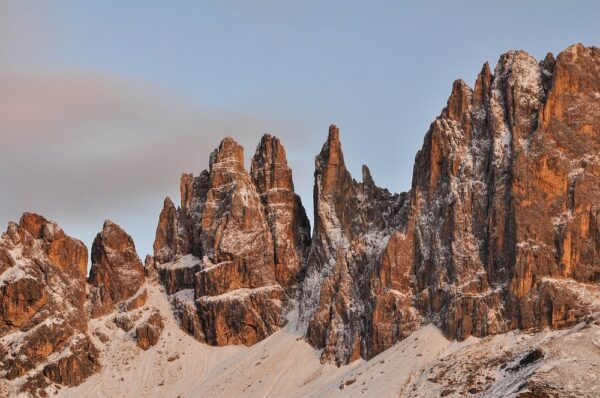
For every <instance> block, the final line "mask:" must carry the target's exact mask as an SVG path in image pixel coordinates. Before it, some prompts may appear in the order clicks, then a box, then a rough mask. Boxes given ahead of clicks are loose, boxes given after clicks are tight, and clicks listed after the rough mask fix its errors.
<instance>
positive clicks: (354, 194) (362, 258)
mask: <svg viewBox="0 0 600 398" xmlns="http://www.w3.org/2000/svg"><path fill="white" fill-rule="evenodd" d="M315 168H316V171H315V188H314V209H315V229H314V234H313V240H312V241H313V244H312V247H311V251H310V255H309V257H308V269H307V274H306V278H305V280H304V285H303V291H302V297H301V311H302V321H303V323H305V324H306V327H307V332H306V336H307V339H308V341H309V342H310V343H311V344H313V345H314V346H315V347H317V348H322V349H323V353H322V359H323V360H334V361H335V362H336V363H338V364H340V363H345V362H347V361H350V360H354V359H357V358H359V357H360V356H368V355H369V353H370V351H371V348H370V347H371V329H372V324H371V319H370V318H369V316H368V314H370V313H371V312H372V308H371V307H372V305H373V303H372V302H371V294H372V292H371V285H370V279H371V277H372V276H374V273H375V272H376V268H377V265H378V263H379V258H380V256H381V253H382V251H383V249H384V248H385V246H386V244H387V242H388V240H389V238H390V236H391V235H392V234H394V232H395V231H396V229H398V228H400V227H401V225H402V223H403V222H404V221H405V218H406V211H407V208H406V206H405V205H406V204H408V203H409V202H408V198H409V197H408V195H407V194H402V195H398V194H396V195H393V194H391V193H390V192H388V191H387V190H386V189H381V188H378V187H377V186H375V184H374V182H373V179H372V178H371V175H370V172H369V169H368V168H367V167H366V166H364V167H363V181H362V182H357V181H355V180H353V179H352V177H351V176H350V173H349V172H348V170H347V169H346V166H345V164H344V156H343V154H342V149H341V143H340V139H339V130H338V128H337V127H336V126H333V125H332V126H331V127H330V128H329V136H328V138H327V142H326V143H325V145H324V146H323V149H322V150H321V153H320V154H319V155H318V156H317V158H316V160H315Z"/></svg>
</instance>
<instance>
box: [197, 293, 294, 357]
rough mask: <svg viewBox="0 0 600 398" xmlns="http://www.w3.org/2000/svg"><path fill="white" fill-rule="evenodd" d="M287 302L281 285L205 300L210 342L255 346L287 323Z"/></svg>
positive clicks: (202, 304) (200, 304)
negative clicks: (285, 303) (285, 313)
mask: <svg viewBox="0 0 600 398" xmlns="http://www.w3.org/2000/svg"><path fill="white" fill-rule="evenodd" d="M285 300H286V295H285V292H284V290H283V288H282V287H281V286H279V285H273V286H265V287H260V288H256V289H244V288H242V289H237V290H232V291H230V292H227V293H225V294H222V295H219V296H203V297H201V298H200V299H199V300H198V309H199V312H200V315H201V319H202V322H203V323H204V324H205V325H206V326H205V333H206V334H205V336H204V337H205V339H206V342H207V343H208V344H212V345H219V346H222V345H237V344H244V345H247V346H250V345H253V344H255V343H256V342H258V341H260V340H262V339H264V338H266V337H267V336H269V335H270V334H272V333H273V332H275V331H277V330H278V329H279V328H280V327H282V326H283V325H285V324H286V322H287V321H286V319H285V317H284V316H283V311H284V308H283V305H284V301H285Z"/></svg>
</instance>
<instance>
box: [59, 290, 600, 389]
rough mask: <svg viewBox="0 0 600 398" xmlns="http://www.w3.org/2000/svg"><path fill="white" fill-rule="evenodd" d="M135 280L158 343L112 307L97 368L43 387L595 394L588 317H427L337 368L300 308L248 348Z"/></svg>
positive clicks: (96, 333)
mask: <svg viewBox="0 0 600 398" xmlns="http://www.w3.org/2000/svg"><path fill="white" fill-rule="evenodd" d="M142 288H146V289H147V291H148V302H147V303H146V305H145V306H144V307H143V308H142V309H141V311H142V312H144V313H145V312H150V311H151V308H156V309H158V310H159V311H160V313H161V315H162V316H163V318H164V322H165V328H164V330H163V332H162V335H161V337H160V340H159V342H158V343H157V344H156V345H155V346H154V347H151V348H150V349H148V350H147V351H142V350H141V349H139V348H138V347H137V346H136V343H135V341H134V340H133V338H132V337H131V336H130V334H128V333H126V332H124V331H123V330H121V329H120V328H118V327H117V326H116V325H115V323H114V320H113V319H114V315H115V314H114V313H113V314H109V315H107V316H105V317H102V318H99V319H95V320H92V321H91V322H90V334H91V335H92V336H93V340H94V344H95V345H96V346H97V347H98V348H99V349H100V350H101V351H102V371H101V372H100V373H97V374H95V375H93V376H91V377H90V378H88V379H87V380H86V381H85V382H84V383H83V384H81V385H79V386H77V387H73V388H65V387H62V388H60V387H59V386H53V387H50V388H49V389H48V393H49V395H50V396H57V397H73V398H75V397H77V398H79V397H115V398H116V397H173V398H175V397H179V398H184V397H206V398H209V397H290V398H294V397H337V396H339V397H439V396H449V397H462V396H484V397H499V396H502V397H504V396H516V391H517V390H519V389H520V390H521V391H523V385H524V383H526V382H527V381H528V380H533V381H534V382H535V381H536V379H537V380H538V382H540V383H542V384H543V383H545V384H546V385H551V386H554V387H555V388H558V391H564V392H565V396H580V397H586V396H587V397H593V396H600V326H598V325H594V324H590V325H584V324H580V325H578V326H576V327H574V328H572V329H567V330H562V331H543V332H539V333H534V334H526V333H520V332H511V333H507V334H503V335H497V336H493V337H488V338H484V339H477V338H472V337H471V338H469V339H467V340H466V341H463V342H451V341H448V340H447V339H446V338H445V337H444V336H443V335H442V333H441V332H440V330H439V329H437V328H436V327H435V326H434V325H431V324H430V325H427V326H424V327H422V328H420V329H419V330H417V331H415V332H414V333H413V334H412V335H410V336H409V337H407V338H406V339H404V340H402V341H401V342H399V343H397V344H396V345H394V346H393V347H391V348H390V349H388V350H386V351H384V352H383V353H381V354H379V355H378V356H376V357H374V358H372V359H371V360H369V361H364V360H358V361H355V362H352V363H351V364H349V365H346V366H342V367H339V368H338V367H336V366H334V365H332V364H328V363H324V364H322V363H321V362H320V360H319V357H320V352H319V351H316V350H314V349H313V348H312V347H311V346H310V345H309V344H308V343H306V342H305V341H304V338H303V336H302V334H301V331H299V330H298V329H299V328H298V322H297V319H298V311H297V309H295V310H293V311H291V312H290V313H289V314H288V319H289V322H288V324H287V325H286V326H285V327H284V328H283V329H281V330H279V331H278V332H276V333H274V334H273V335H271V336H269V337H268V338H266V339H265V340H263V341H261V342H259V343H257V344H255V345H253V346H251V347H245V346H225V347H212V346H208V345H206V344H203V343H199V342H198V341H196V340H194V339H193V338H192V337H191V336H189V335H187V334H186V333H185V332H183V331H182V330H181V329H180V328H179V327H178V325H177V321H176V319H175V318H174V316H173V312H172V310H171V308H170V306H171V304H170V303H169V301H168V299H167V296H166V294H165V293H164V290H163V287H161V286H158V285H156V284H153V283H148V284H147V285H146V286H144V287H142ZM536 350H537V351H536ZM538 352H541V353H543V354H542V355H543V356H544V358H542V359H540V358H539V355H537V354H536V353H538ZM532 353H533V354H532ZM472 386H475V387H472ZM477 386H478V387H477Z"/></svg>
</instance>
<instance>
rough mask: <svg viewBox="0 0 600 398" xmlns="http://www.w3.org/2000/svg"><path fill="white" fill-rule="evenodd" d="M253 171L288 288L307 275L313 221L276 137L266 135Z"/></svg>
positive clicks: (277, 265) (279, 279) (278, 271)
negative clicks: (295, 189)
mask: <svg viewBox="0 0 600 398" xmlns="http://www.w3.org/2000/svg"><path fill="white" fill-rule="evenodd" d="M250 175H251V176H252V181H253V182H254V185H255V187H256V191H257V193H258V194H259V195H260V198H261V201H262V204H263V206H264V208H265V210H266V217H267V223H268V224H269V228H270V229H271V234H272V236H273V245H274V246H273V252H274V255H275V278H276V279H277V282H278V283H279V284H280V285H281V286H283V287H284V288H285V289H286V290H290V289H292V288H293V287H295V286H296V285H297V284H298V283H299V282H300V281H301V279H302V278H303V273H304V267H305V259H306V256H307V254H308V248H309V246H310V224H309V222H308V218H307V217H306V212H305V211H304V207H303V206H302V201H301V200H300V197H299V196H298V195H297V194H296V193H295V192H294V183H293V182H292V170H291V169H290V168H289V167H288V164H287V158H286V155H285V149H284V148H283V145H281V142H280V141H279V139H277V138H276V137H273V136H271V135H268V134H267V135H264V136H263V138H262V140H261V141H260V144H259V145H258V148H256V153H255V155H254V157H253V158H252V165H251V168H250Z"/></svg>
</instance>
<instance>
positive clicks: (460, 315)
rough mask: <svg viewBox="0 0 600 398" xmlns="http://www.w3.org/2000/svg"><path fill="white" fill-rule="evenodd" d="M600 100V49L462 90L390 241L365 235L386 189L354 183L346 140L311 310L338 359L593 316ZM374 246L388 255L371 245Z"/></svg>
mask: <svg viewBox="0 0 600 398" xmlns="http://www.w3.org/2000/svg"><path fill="white" fill-rule="evenodd" d="M598 92H600V50H598V49H597V48H595V47H592V48H586V47H584V46H582V45H575V46H572V47H569V48H568V49H567V50H565V51H564V52H562V53H561V54H559V55H558V57H557V58H556V59H554V57H553V56H552V55H551V54H549V55H548V56H547V57H546V58H545V59H544V60H543V61H542V62H539V63H538V62H537V61H536V60H535V59H534V58H533V57H531V56H530V55H528V54H527V53H525V52H523V51H510V52H508V53H506V54H504V55H502V56H501V57H500V60H499V62H498V65H497V66H496V68H495V70H494V73H493V74H492V73H491V71H490V68H489V66H488V65H487V64H485V65H484V67H483V68H482V70H481V73H480V74H479V76H478V77H477V79H476V83H475V89H474V90H471V89H470V88H469V87H468V86H467V85H466V84H465V83H464V82H463V81H457V82H455V83H454V85H453V87H452V93H451V95H450V98H449V100H448V105H447V107H446V108H445V109H444V110H443V111H442V113H441V114H440V116H439V117H437V118H436V120H435V121H434V122H433V123H432V124H431V127H430V129H429V131H428V132H427V134H426V136H425V140H424V143H423V147H422V149H421V150H420V151H419V153H418V154H417V157H416V159H415V166H414V171H413V183H412V189H411V191H410V192H409V193H408V194H405V195H404V197H405V198H406V199H405V201H404V202H402V203H403V206H396V207H393V206H392V207H391V208H390V211H389V212H388V213H387V214H386V216H385V219H386V223H387V225H386V228H388V229H385V228H382V227H381V225H382V224H377V223H369V222H365V220H370V217H372V215H371V214H372V213H370V209H373V208H375V209H379V212H380V213H384V211H383V210H381V209H382V208H381V207H378V206H377V205H375V204H374V203H375V200H374V199H373V198H371V197H369V198H368V200H366V202H367V203H370V204H371V205H370V206H364V205H357V204H356V202H357V200H356V198H362V197H364V196H365V195H369V194H368V193H366V194H365V186H367V185H372V183H369V184H366V183H365V182H363V185H362V188H361V186H360V184H358V183H356V182H354V181H353V180H352V179H351V177H350V176H349V174H348V172H347V171H346V170H345V167H344V163H343V155H342V154H341V150H340V146H339V133H338V131H337V129H336V128H334V127H332V128H331V129H330V134H329V138H328V142H327V143H326V145H325V146H324V147H323V150H322V151H321V154H320V155H319V156H318V157H317V161H316V172H315V194H314V197H315V209H316V212H315V217H316V219H315V235H314V237H313V244H312V247H311V255H310V256H309V261H308V263H309V266H308V271H307V277H306V280H305V282H304V286H305V287H304V291H303V294H302V298H303V301H302V303H301V309H303V314H304V315H303V316H304V318H306V319H305V320H306V322H307V324H308V330H307V339H308V341H309V342H311V343H312V344H313V345H314V346H316V347H318V348H323V349H324V351H323V359H326V360H335V361H336V362H337V363H344V362H348V361H350V360H352V359H354V358H356V352H357V350H358V352H360V355H361V356H363V357H370V356H371V355H373V354H375V353H377V352H380V351H381V350H383V349H385V348H387V347H389V346H390V345H392V344H394V343H395V342H396V341H398V340H399V339H402V338H403V337H404V336H406V335H407V334H408V333H410V331H411V330H412V329H413V328H415V327H417V326H418V325H419V324H420V322H431V321H433V322H436V323H437V324H438V326H440V327H441V328H442V329H443V330H444V332H445V333H446V334H447V335H448V336H449V337H451V338H457V339H464V338H467V337H469V336H471V335H475V336H486V335H490V334H495V333H501V332H504V331H508V330H512V329H516V328H521V329H538V328H542V327H546V326H550V327H564V326H569V325H572V324H574V323H576V322H578V321H580V320H581V319H582V317H584V316H586V314H588V313H589V311H591V309H590V307H589V305H588V303H587V301H586V300H583V301H582V300H580V299H578V298H577V297H578V296H577V295H578V293H577V292H581V291H584V290H585V289H586V288H587V286H588V284H596V285H597V283H598V282H599V281H600V263H599V262H600V240H599V237H600V233H599V231H600V229H599V221H598V220H599V219H600V217H599V216H600V206H599V205H598V203H599V202H600V188H599V187H600V180H599V178H600V157H599V156H598V155H597V154H598V153H600V138H599V137H600V134H598V133H599V130H600V107H598ZM367 180H369V181H371V180H370V178H368V179H364V178H363V181H367ZM383 208H385V206H384V207H383ZM394 219H395V220H396V221H393V220H394ZM357 220H360V221H357ZM384 225H385V224H384ZM392 230H396V231H397V232H395V233H393V231H392ZM382 231H383V235H378V234H382ZM369 235H375V236H379V239H378V240H379V241H381V242H384V244H383V245H380V246H379V247H374V246H373V247H371V248H370V250H369V246H368V245H365V244H364V243H360V244H359V242H360V237H361V236H369ZM388 236H389V240H387V241H386V239H387V237H388ZM365 280H369V281H370V283H369V284H365V282H364V281H365ZM357 347H360V349H358V348H357Z"/></svg>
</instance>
